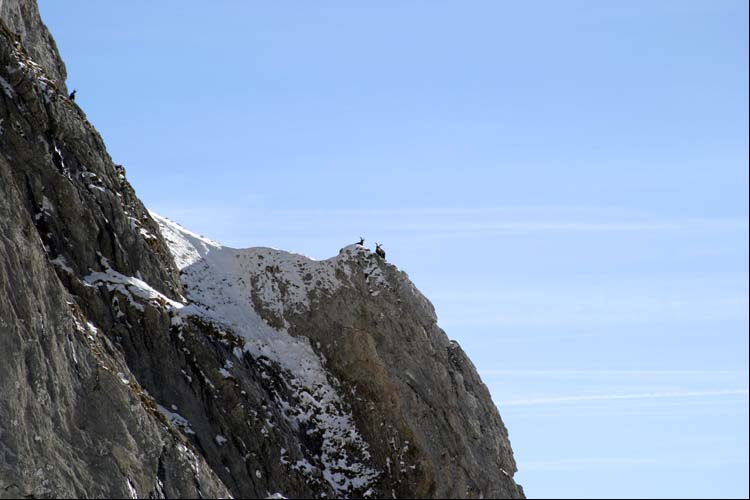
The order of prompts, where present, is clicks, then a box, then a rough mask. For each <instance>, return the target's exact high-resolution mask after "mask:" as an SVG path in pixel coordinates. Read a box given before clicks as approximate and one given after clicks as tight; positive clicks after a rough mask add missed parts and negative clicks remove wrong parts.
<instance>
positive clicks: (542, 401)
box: [500, 389, 748, 407]
mask: <svg viewBox="0 0 750 500" xmlns="http://www.w3.org/2000/svg"><path fill="white" fill-rule="evenodd" d="M747 395H748V390H747V389H725V390H720V391H694V392H653V393H641V394H595V395H590V396H562V397H557V398H538V399H517V400H514V401H501V402H500V406H501V407H502V406H531V405H546V404H554V403H571V402H577V401H618V400H628V399H667V398H702V397H710V396H747Z"/></svg>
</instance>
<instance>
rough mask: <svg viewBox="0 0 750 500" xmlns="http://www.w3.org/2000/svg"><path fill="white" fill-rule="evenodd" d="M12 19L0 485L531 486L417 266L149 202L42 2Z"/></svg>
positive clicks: (148, 493) (215, 489) (3, 52)
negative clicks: (272, 245)
mask: <svg viewBox="0 0 750 500" xmlns="http://www.w3.org/2000/svg"><path fill="white" fill-rule="evenodd" d="M0 15H2V18H1V19H2V22H1V23H0V87H1V88H0V497H15V496H23V495H33V496H35V497H82V496H87V497H89V496H91V497H130V498H137V497H152V498H168V497H198V496H202V497H230V496H234V497H267V496H272V495H283V496H286V497H324V496H325V497H352V496H358V497H359V496H361V497H373V498H375V497H392V496H395V497H415V496H416V497H481V496H484V497H509V498H517V497H522V496H523V492H522V490H521V488H520V487H519V486H518V485H516V483H515V482H514V481H513V478H512V476H513V473H514V472H515V469H516V468H515V463H514V461H513V456H512V451H511V448H510V443H509V441H508V437H507V431H506V429H505V427H504V426H503V423H502V421H501V419H500V416H499V414H498V412H497V409H496V408H495V406H494V405H493V403H492V401H491V399H490V396H489V393H488V392H487V389H486V387H485V386H484V385H483V384H482V382H481V380H480V379H479V377H478V375H477V373H476V370H475V369H474V367H473V365H472V364H471V362H470V361H469V360H468V358H467V357H466V356H465V354H464V353H463V351H462V350H461V348H460V347H459V346H458V345H457V344H456V343H454V342H451V341H450V340H449V339H448V338H447V336H446V335H445V333H444V332H443V331H442V330H441V329H440V328H439V327H438V326H437V323H436V317H435V313H434V310H433V308H432V306H431V304H430V303H429V302H428V301H427V299H425V298H424V297H423V296H422V295H421V294H420V293H419V291H418V290H416V288H415V287H414V286H413V284H412V283H411V282H410V281H409V279H408V277H407V276H406V274H404V273H403V272H401V271H399V270H398V269H396V268H395V267H394V266H392V265H390V264H388V263H386V262H384V261H383V260H382V259H380V258H378V257H377V256H375V255H374V254H373V253H371V252H370V251H369V250H367V249H366V248H364V247H361V246H357V245H353V246H349V247H346V248H344V249H342V250H341V252H340V253H339V255H338V256H336V257H334V258H332V259H329V260H326V261H312V260H310V259H307V258H305V257H303V256H300V255H296V254H290V253H286V252H280V251H277V250H271V249H264V248H255V249H247V250H236V249H231V248H226V247H223V246H221V245H219V244H218V243H215V242H212V241H210V240H206V239H205V238H202V237H200V236H198V235H195V234H193V233H191V232H190V231H188V230H186V229H184V228H182V227H180V226H179V225H177V224H175V223H174V222H171V221H170V220H168V219H166V218H163V217H160V216H157V215H155V214H149V212H148V211H146V210H145V208H144V207H143V205H142V204H141V202H140V201H139V200H138V198H137V197H136V196H135V193H134V192H133V190H132V188H131V187H130V185H129V184H128V182H127V179H126V177H125V171H124V169H123V168H122V167H120V166H118V165H115V164H114V163H113V162H112V160H111V158H110V157H109V155H108V154H107V152H106V149H105V147H104V144H103V142H102V140H101V138H100V137H99V135H98V134H97V132H96V130H94V128H93V127H92V126H91V124H89V123H88V121H87V120H86V117H85V114H84V113H83V111H82V110H81V109H80V108H78V107H77V106H76V105H75V103H73V102H71V101H70V100H69V99H68V98H67V97H66V91H65V87H64V79H65V67H64V64H63V63H62V61H61V59H60V58H59V55H58V54H57V49H56V48H55V45H54V41H53V40H52V39H51V37H50V36H49V33H48V32H47V30H46V28H45V27H44V25H43V24H42V22H41V20H40V18H39V13H38V9H37V7H36V3H35V1H33V0H2V1H0Z"/></svg>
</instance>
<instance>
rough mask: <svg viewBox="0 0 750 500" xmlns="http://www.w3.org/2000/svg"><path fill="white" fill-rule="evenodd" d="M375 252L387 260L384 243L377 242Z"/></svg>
mask: <svg viewBox="0 0 750 500" xmlns="http://www.w3.org/2000/svg"><path fill="white" fill-rule="evenodd" d="M375 253H376V254H378V257H380V258H381V259H383V260H385V250H383V245H381V244H380V243H378V242H375Z"/></svg>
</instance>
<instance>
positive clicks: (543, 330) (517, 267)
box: [40, 0, 748, 498]
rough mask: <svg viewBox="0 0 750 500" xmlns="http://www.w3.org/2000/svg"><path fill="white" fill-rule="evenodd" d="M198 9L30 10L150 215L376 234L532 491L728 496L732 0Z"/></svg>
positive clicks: (735, 458)
mask: <svg viewBox="0 0 750 500" xmlns="http://www.w3.org/2000/svg"><path fill="white" fill-rule="evenodd" d="M208 5H209V4H208V3H206V2H192V1H185V0H182V1H180V2H177V1H172V0H169V1H167V0H165V1H160V2H150V1H149V2H147V1H144V0H135V1H129V2H95V1H74V0H68V1H66V2H57V1H53V0H40V7H41V10H42V15H43V17H44V19H45V21H46V22H47V24H48V26H49V27H50V29H51V31H52V33H53V35H54V36H55V38H56V40H57V42H58V45H59V47H60V50H61V52H62V55H63V57H64V58H65V61H66V63H67V65H68V73H69V80H68V85H69V87H70V88H71V89H72V88H77V89H78V90H79V93H78V99H77V100H78V103H79V104H80V105H81V106H82V107H83V109H84V110H85V111H86V113H87V114H88V117H89V119H90V120H91V121H92V123H94V125H95V126H96V127H97V128H98V129H99V131H100V132H101V133H102V135H103V136H104V139H105V141H106V142H107V144H108V147H109V151H110V153H111V155H112V156H113V158H114V160H115V161H116V162H118V163H123V164H124V165H125V166H126V168H127V171H128V177H129V179H130V181H131V182H132V183H133V185H134V186H135V188H136V190H137V192H138V194H139V195H140V196H141V198H142V199H143V200H144V201H145V203H146V204H147V205H148V206H149V207H150V208H151V209H153V210H155V211H157V212H159V213H161V214H162V215H165V216H168V217H170V218H172V219H174V220H177V221H178V222H180V223H182V224H184V225H185V226H187V227H189V228H191V229H193V230H195V231H198V232H201V233H203V234H205V235H207V236H210V237H211V238H214V239H216V240H219V241H222V242H223V243H225V244H228V245H231V246H237V247H246V246H257V245H265V246H274V247H278V248H284V249H288V250H293V251H297V252H301V253H305V254H307V255H310V256H312V257H315V258H326V257H329V256H332V255H335V254H336V253H337V251H338V249H339V248H341V247H342V246H344V245H345V244H348V243H350V242H353V241H355V240H356V239H357V237H358V236H360V235H363V236H365V237H366V238H367V239H368V242H369V243H370V244H372V242H373V241H379V242H382V243H384V244H385V248H386V250H387V251H388V257H389V260H390V261H391V262H392V263H394V264H396V265H398V266H399V267H400V268H402V269H404V270H405V271H407V272H408V273H409V275H410V276H411V277H412V279H413V280H414V281H415V283H416V284H417V286H418V287H419V288H420V289H421V290H422V291H423V292H424V293H425V294H426V295H427V296H428V297H429V298H430V299H431V300H432V301H433V302H434V304H435V306H436V309H437V311H438V316H439V320H440V324H441V325H442V326H443V327H444V328H445V329H446V331H447V332H448V334H449V335H450V336H451V337H452V338H455V339H457V340H458V341H459V342H460V343H461V345H462V346H463V347H464V349H465V350H466V351H467V352H468V353H469V355H470V356H471V358H472V359H473V360H474V362H475V364H476V366H477V368H478V369H479V370H480V372H481V373H482V374H483V377H484V380H485V382H486V383H487V385H488V387H489V388H490V390H491V392H492V394H493V397H494V399H495V401H496V402H497V403H498V405H499V406H500V409H501V413H502V415H503V417H504V419H505V421H506V423H507V425H508V427H509V430H510V436H511V440H512V443H513V447H514V451H515V455H516V458H517V461H518V465H519V472H518V475H517V479H518V480H519V482H521V483H522V484H523V485H524V487H525V488H526V492H527V494H528V495H529V496H531V497H542V496H554V497H594V498H596V497H622V496H634V497H651V496H654V497H682V496H685V497H715V496H718V497H724V496H729V497H732V496H733V497H747V496H748V430H747V429H748V392H747V391H748V114H747V109H748V24H747V22H748V21H747V19H748V12H747V9H748V7H747V3H746V2H743V1H733V0H720V1H709V0H706V1H687V0H680V1H670V0H663V1H659V2H651V1H633V0H630V1H609V2H598V1H568V2H558V1H546V2H542V1H531V2H495V1H478V0H476V1H471V2H458V1H452V2H446V1H430V2H427V1H412V0H410V1H404V2H395V1H391V2H376V3H373V2H367V3H366V2H343V1H340V2H339V1H321V2H289V1H275V2H241V1H230V0H226V1H219V0H217V1H214V2H211V3H210V8H208V7H207V6H208Z"/></svg>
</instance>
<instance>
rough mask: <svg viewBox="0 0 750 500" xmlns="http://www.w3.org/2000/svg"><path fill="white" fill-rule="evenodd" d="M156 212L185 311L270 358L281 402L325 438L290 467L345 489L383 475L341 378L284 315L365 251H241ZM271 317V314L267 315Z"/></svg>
mask: <svg viewBox="0 0 750 500" xmlns="http://www.w3.org/2000/svg"><path fill="white" fill-rule="evenodd" d="M151 215H152V217H154V219H155V220H156V221H157V222H158V223H159V225H160V228H161V232H162V235H163V236H164V238H165V240H166V241H167V244H168V245H169V247H170V250H171V252H172V254H173V256H174V259H175V262H176V264H177V266H178V267H179V268H180V273H181V277H182V281H183V284H184V285H185V288H186V290H187V299H188V304H187V305H186V306H184V307H180V308H179V314H180V315H181V316H183V317H188V316H199V317H200V318H202V319H204V320H207V321H210V322H212V323H214V324H215V325H217V326H219V327H221V328H225V329H228V330H231V332H232V333H233V334H234V335H236V336H238V337H241V338H242V339H243V340H244V342H245V345H244V352H246V353H249V354H250V355H251V356H252V357H254V358H255V359H259V360H261V361H264V359H263V358H267V359H268V360H270V361H271V362H273V363H275V364H277V365H278V367H279V368H280V371H281V372H282V373H284V374H286V376H287V377H286V380H285V383H286V385H287V388H288V389H290V392H291V394H292V395H293V398H294V401H285V400H283V399H282V397H281V396H278V397H277V401H276V403H277V404H278V405H279V407H280V408H282V410H283V412H284V415H285V416H286V418H287V419H288V420H289V422H290V423H291V424H292V426H293V427H294V428H296V429H303V430H305V431H306V432H307V433H308V434H316V435H318V436H320V438H321V439H322V443H323V444H322V447H321V451H320V454H319V455H318V456H314V457H309V458H310V461H312V462H313V463H312V464H311V463H310V462H309V461H308V462H303V463H296V464H291V466H292V467H293V468H295V469H297V470H301V471H303V472H304V473H306V474H308V475H309V476H310V477H311V478H312V477H313V476H314V475H316V474H315V472H316V471H315V469H319V474H318V475H320V474H322V476H323V477H324V478H325V480H326V482H327V483H328V484H329V485H330V486H331V487H332V488H333V489H334V490H335V491H337V492H338V493H340V494H342V495H346V493H352V492H355V491H360V492H361V491H364V490H366V489H367V488H368V487H369V485H370V484H371V483H372V481H373V480H375V478H377V476H378V475H379V473H378V472H377V471H376V470H375V469H373V468H372V467H370V466H369V465H368V463H367V462H368V459H369V458H370V454H369V452H368V445H367V443H366V442H365V441H364V440H363V439H362V437H361V436H360V433H359V432H358V430H357V429H356V426H355V424H354V421H353V418H352V414H351V411H350V409H349V408H348V406H347V404H346V403H345V401H344V400H343V398H342V397H341V396H340V394H339V392H338V390H337V386H338V385H339V383H338V381H337V380H335V378H333V377H332V376H330V375H329V374H328V372H327V370H326V369H325V367H324V360H323V359H321V357H320V356H319V355H318V354H317V353H316V352H315V351H314V350H313V348H312V346H311V344H310V341H309V339H307V338H306V337H295V336H292V335H291V334H290V333H289V332H288V331H287V328H288V326H289V325H288V323H287V321H286V319H285V316H286V315H287V314H289V313H298V312H301V311H304V310H305V309H307V308H309V307H310V304H311V301H312V300H314V298H315V294H320V293H330V292H333V291H334V290H335V289H337V288H338V287H339V286H341V285H342V282H341V280H346V279H347V278H348V277H349V276H350V275H351V266H350V264H351V259H352V258H353V257H356V256H357V255H358V254H359V253H361V252H366V250H365V249H364V248H363V247H359V246H357V245H352V246H350V247H346V248H344V249H343V250H342V251H341V253H340V254H339V255H338V256H336V257H334V258H332V259H328V260H325V261H314V260H312V259H309V258H307V257H305V256H302V255H299V254H294V253H289V252H283V251H280V250H275V249H272V248H250V249H245V250H238V249H233V248H228V247H224V246H221V245H220V244H219V243H216V242H214V241H212V240H209V239H207V238H204V237H202V236H200V235H197V234H195V233H193V232H190V231H188V230H186V229H184V228H182V227H181V226H179V225H178V224H176V223H174V222H172V221H170V220H168V219H166V218H164V217H161V216H159V215H157V214H154V213H152V214H151ZM374 279H377V277H374ZM268 317H271V318H273V320H271V321H267V320H266V319H264V318H268ZM235 355H238V357H241V356H242V355H244V353H242V352H240V353H237V352H235ZM226 366H229V367H231V363H228V364H227V365H226ZM227 373H228V372H227Z"/></svg>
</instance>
